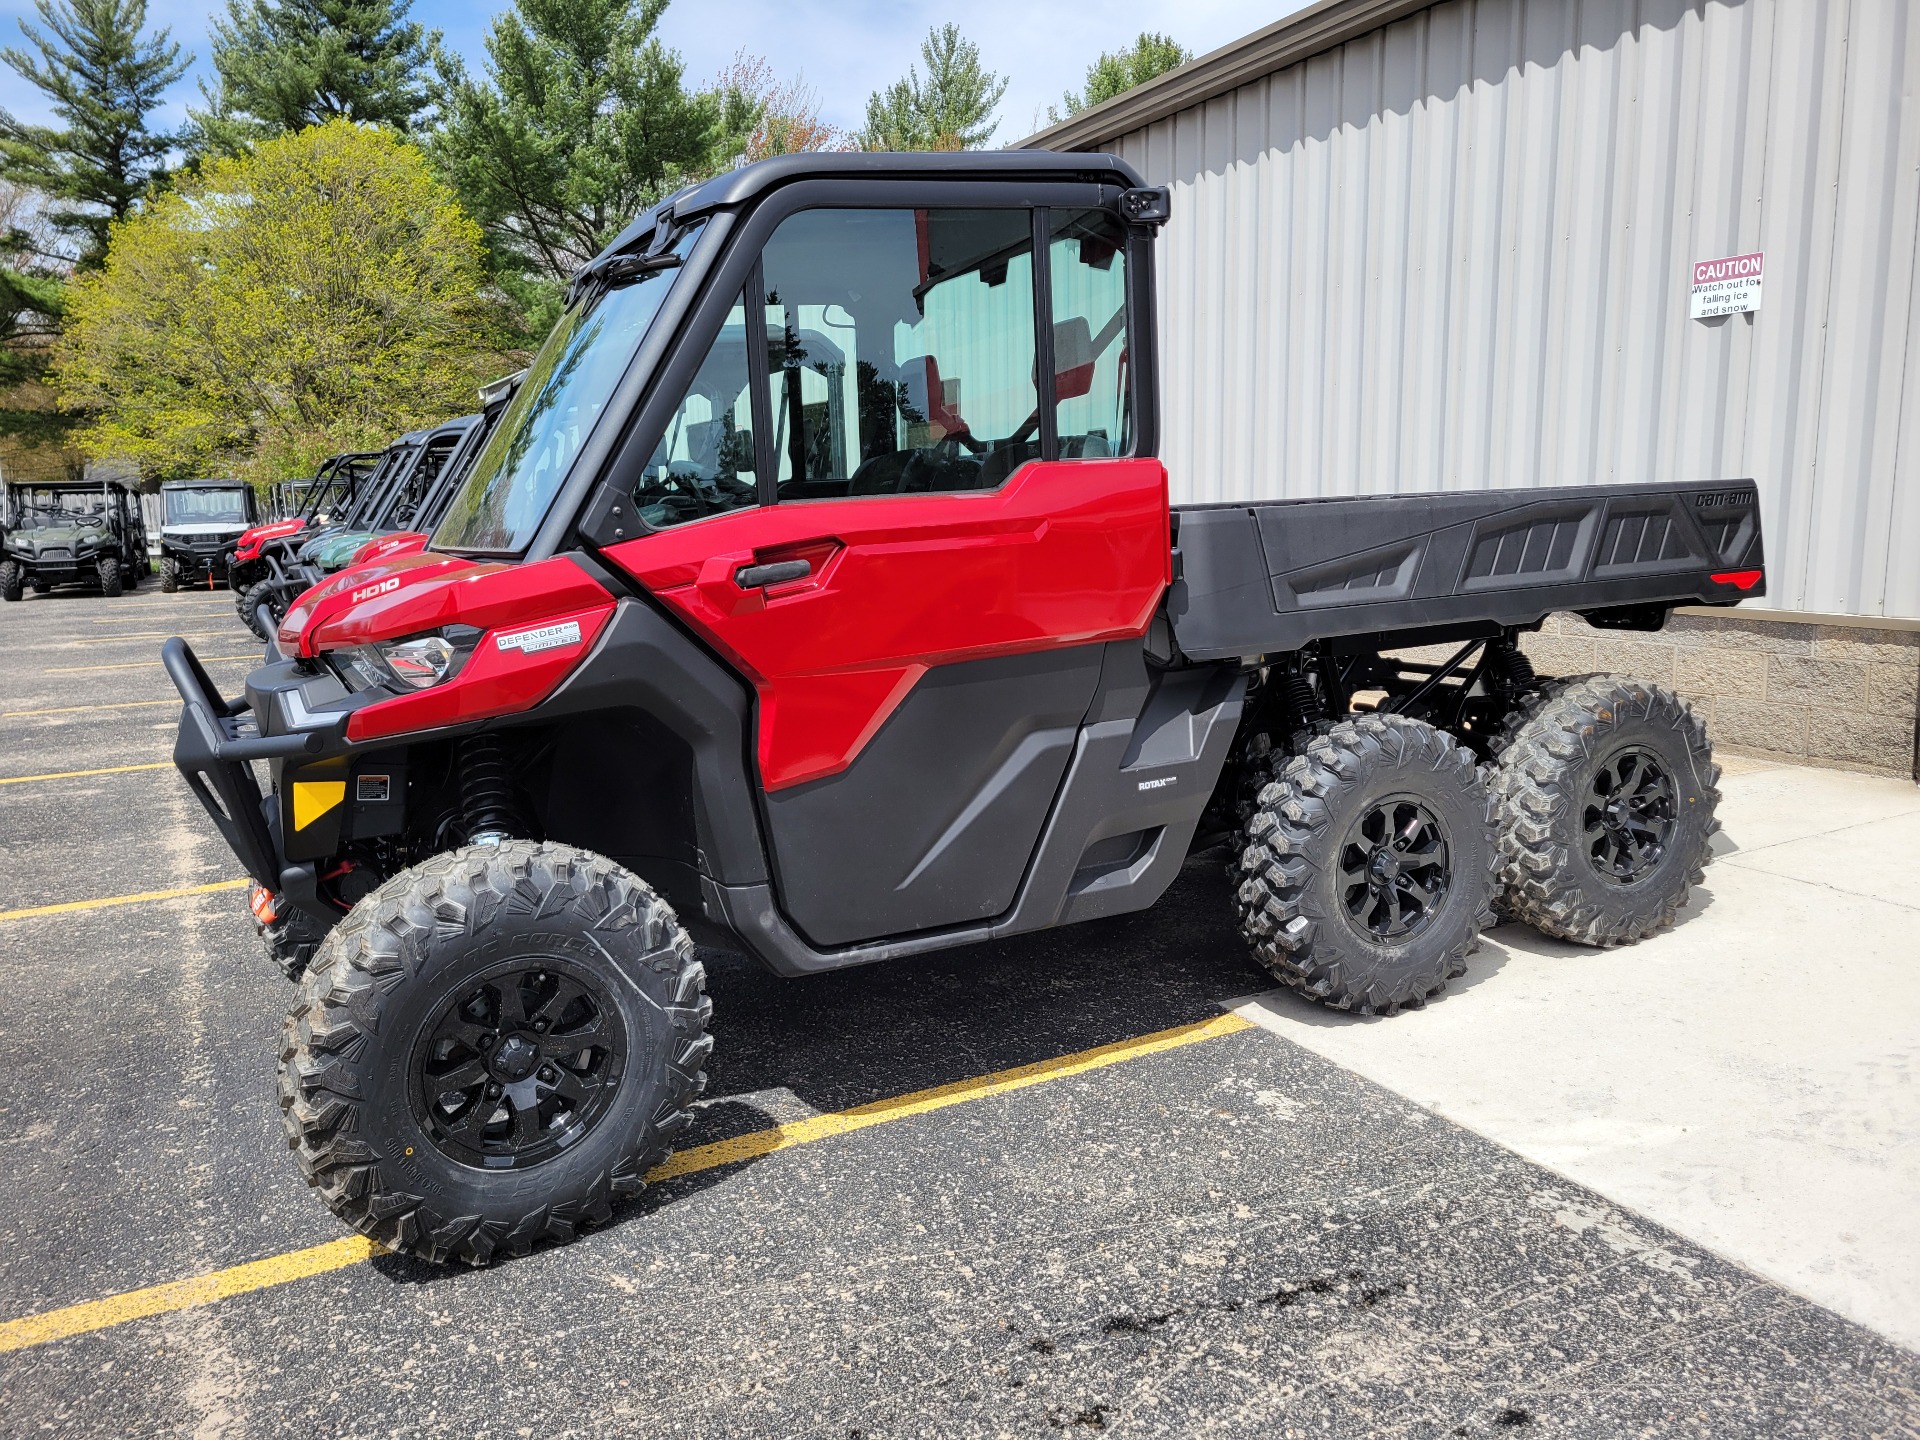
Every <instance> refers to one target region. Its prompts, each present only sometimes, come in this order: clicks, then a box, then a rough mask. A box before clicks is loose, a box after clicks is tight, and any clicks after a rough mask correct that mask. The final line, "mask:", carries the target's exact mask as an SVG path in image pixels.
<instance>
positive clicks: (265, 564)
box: [227, 450, 383, 640]
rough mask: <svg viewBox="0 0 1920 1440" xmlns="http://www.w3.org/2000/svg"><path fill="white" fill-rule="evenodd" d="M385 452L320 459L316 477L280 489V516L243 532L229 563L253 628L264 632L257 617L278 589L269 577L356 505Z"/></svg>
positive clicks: (240, 607) (236, 599)
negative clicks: (313, 533)
mask: <svg viewBox="0 0 1920 1440" xmlns="http://www.w3.org/2000/svg"><path fill="white" fill-rule="evenodd" d="M382 454H383V452H381V451H377V450H375V451H366V452H355V453H348V454H344V455H333V456H329V457H328V458H327V459H325V460H323V461H321V462H320V466H319V468H318V469H317V470H316V471H315V472H314V474H313V476H312V478H311V479H308V480H301V481H292V482H289V483H287V484H285V485H282V486H278V487H276V488H275V502H276V506H285V507H287V508H284V509H281V508H276V510H275V514H274V518H273V519H272V520H269V521H267V522H266V523H265V524H264V525H256V526H254V527H253V528H252V529H251V530H248V531H246V532H245V533H244V534H243V535H241V537H240V539H239V540H238V541H237V542H236V543H235V545H234V551H233V561H232V563H231V564H230V565H229V566H228V568H227V575H228V583H229V585H231V587H232V589H233V603H234V609H235V610H237V611H238V612H239V615H240V619H241V620H242V621H243V622H244V623H245V624H246V626H247V628H248V629H249V630H255V631H256V633H259V636H260V639H262V640H265V639H266V638H267V637H266V635H265V634H264V633H260V632H258V630H257V628H256V622H255V619H254V616H255V614H256V612H257V611H258V610H259V608H260V602H261V601H262V600H263V599H264V598H265V597H266V595H267V594H268V593H269V591H270V590H271V589H272V588H273V587H272V585H271V584H270V583H268V582H272V581H274V580H276V578H277V577H278V576H280V575H282V574H284V572H285V566H286V563H287V561H289V560H290V559H291V558H292V557H293V555H294V553H295V552H296V551H297V550H298V549H299V548H300V545H301V542H302V541H303V540H304V539H305V537H306V536H307V534H308V533H309V532H310V530H311V529H312V528H313V527H316V526H322V525H327V524H331V523H332V522H333V521H334V520H335V519H336V518H337V516H338V512H339V511H341V510H343V509H345V508H346V507H348V506H351V505H352V504H353V502H354V498H355V496H357V495H358V494H359V493H360V488H361V486H362V485H364V484H365V482H366V480H367V478H368V477H369V476H370V475H372V474H373V472H374V470H375V468H376V467H377V466H378V465H379V464H380V461H381V456H382Z"/></svg>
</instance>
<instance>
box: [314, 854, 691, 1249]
mask: <svg viewBox="0 0 1920 1440" xmlns="http://www.w3.org/2000/svg"><path fill="white" fill-rule="evenodd" d="M704 987H705V971H704V970H703V969H702V968H701V965H700V962H699V961H697V960H696V959H694V955H693V942H692V940H691V939H689V938H688V936H687V932H686V931H685V930H684V929H682V928H681V926H680V923H679V921H678V920H677V919H676V918H675V917H674V913H673V911H672V909H670V908H669V907H668V905H667V904H666V902H665V901H663V900H661V899H660V898H659V897H658V896H656V895H655V894H654V893H653V891H651V890H650V889H648V888H647V886H646V884H645V883H644V882H643V881H641V880H640V879H639V878H638V877H637V876H635V875H633V874H631V873H630V872H628V871H626V870H624V869H622V868H621V867H620V866H618V865H616V864H614V863H613V862H612V861H611V860H607V859H605V858H604V857H602V856H599V855H594V854H592V853H590V852H588V851H585V850H577V849H574V848H572V847H571V846H566V845H555V844H535V843H533V842H531V841H521V840H514V841H506V842H503V843H501V844H498V845H473V846H468V847H467V848H465V849H462V850H455V851H452V852H450V853H448V854H445V855H439V856H435V857H434V858H433V859H431V860H428V861H425V862H423V863H422V864H419V865H416V866H414V867H413V868H411V869H409V870H403V871H402V872H401V873H400V874H398V875H396V876H394V877H393V878H392V879H391V880H389V881H387V882H386V884H384V885H382V886H381V887H380V888H379V889H378V890H375V891H374V892H373V893H372V894H371V895H368V896H367V897H366V898H365V899H363V900H362V901H361V902H360V903H359V904H358V905H356V906H355V907H354V908H353V911H352V913H351V914H349V915H348V916H347V918H346V919H345V920H343V921H342V922H341V923H340V924H339V925H337V926H335V927H334V929H333V931H332V932H331V933H330V934H329V935H328V936H327V939H326V941H325V942H324V943H323V944H322V945H321V947H320V950H319V953H318V954H317V955H316V956H315V957H314V960H313V964H312V966H311V968H310V969H309V970H308V972H307V974H306V977H305V979H304V980H303V981H302V988H301V996H300V999H299V1001H298V1002H297V1003H296V1004H295V1006H294V1008H293V1011H292V1013H291V1014H290V1015H289V1016H288V1017H287V1023H286V1029H285V1033H284V1038H283V1042H282V1045H281V1053H280V1108H281V1110H282V1111H283V1112H284V1115H285V1121H286V1130H287V1140H288V1143H289V1145H290V1146H291V1147H292V1148H293V1150H294V1152H295V1155H296V1156H297V1158H298V1160H299V1163H300V1168H301V1170H302V1171H303V1172H304V1174H305V1175H306V1178H307V1183H308V1184H309V1185H312V1186H313V1187H314V1188H316V1189H317V1190H319V1191H320V1193H321V1195H322V1196H323V1197H324V1198H325V1200H326V1202H327V1205H328V1207H329V1208H331V1209H332V1210H333V1212H334V1213H335V1214H336V1215H338V1216H339V1217H340V1218H341V1219H343V1220H345V1221H346V1222H347V1223H348V1224H349V1225H352V1226H353V1227H354V1228H355V1229H356V1230H359V1231H360V1232H361V1233H362V1234H366V1235H371V1236H372V1237H374V1238H375V1239H376V1240H378V1241H380V1243H381V1244H383V1245H386V1246H387V1247H388V1248H390V1249H394V1250H404V1251H407V1252H409V1253H411V1254H414V1255H418V1256H420V1257H422V1258H424V1259H428V1260H446V1259H461V1260H465V1261H468V1262H469V1263H471V1264H475V1265H484V1264H486V1263H487V1262H488V1261H490V1260H491V1259H492V1258H493V1257H494V1256H495V1255H496V1254H498V1253H500V1252H503V1251H504V1252H506V1253H509V1254H516V1255H518V1254H524V1253H526V1251H528V1250H529V1249H531V1248H532V1246H533V1245H534V1243H535V1242H537V1241H542V1240H545V1241H554V1242H565V1241H568V1240H571V1239H573V1238H574V1235H575V1234H576V1232H577V1231H578V1230H579V1228H580V1227H581V1226H582V1225H585V1224H587V1223H590V1222H591V1223H597V1222H601V1221H605V1220H607V1219H608V1218H610V1216H611V1213H612V1206H613V1201H614V1200H615V1199H616V1198H617V1197H619V1196H622V1195H630V1194H634V1193H637V1192H638V1191H639V1190H640V1188H641V1186H642V1184H643V1181H644V1177H645V1175H646V1173H647V1171H648V1170H649V1169H650V1168H651V1167H652V1166H654V1165H656V1164H658V1163H659V1162H660V1161H662V1160H664V1159H665V1158H666V1157H667V1155H668V1153H669V1149H668V1147H669V1144H670V1142H671V1140H672V1138H673V1137H674V1136H675V1135H676V1134H678V1133H679V1132H680V1131H681V1130H683V1129H684V1128H685V1127H686V1126H687V1124H688V1123H689V1121H690V1119H691V1112H690V1111H689V1109H688V1106H689V1105H690V1104H691V1103H692V1102H693V1101H694V1100H695V1099H697V1098H698V1097H699V1095H700V1092H701V1091H702V1089H704V1088H705V1085H706V1075H705V1073H704V1072H703V1071H702V1069H701V1066H702V1064H703V1063H704V1062H705V1060H706V1058H707V1054H708V1052H709V1051H710V1050H711V1049H712V1048H713V1042H712V1040H711V1039H710V1038H709V1037H708V1035H707V1033H706V1027H707V1017H708V1015H709V1013H710V1012H711V1006H710V1004H709V1002H708V1000H707V998H706V995H705V993H704Z"/></svg>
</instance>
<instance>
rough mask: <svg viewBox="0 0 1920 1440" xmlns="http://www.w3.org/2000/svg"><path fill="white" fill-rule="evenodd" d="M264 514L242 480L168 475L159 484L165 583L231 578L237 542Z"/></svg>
mask: <svg viewBox="0 0 1920 1440" xmlns="http://www.w3.org/2000/svg"><path fill="white" fill-rule="evenodd" d="M259 519H260V506H259V503H258V502H257V501H256V500H255V499H254V495H253V487H252V486H251V485H248V484H245V483H244V482H242V481H239V480H169V481H167V482H166V483H165V484H164V485H162V486H161V487H160V588H161V589H162V590H166V591H174V590H178V589H179V588H180V587H181V586H182V585H206V586H209V587H211V586H212V585H213V583H214V582H215V581H216V580H217V581H219V582H220V583H221V584H223V585H224V584H226V583H227V579H228V575H229V567H230V566H231V565H232V563H233V551H234V546H235V545H237V544H238V543H239V540H240V537H241V535H243V534H245V533H246V531H247V530H248V528H249V527H251V526H253V525H255V524H257V523H258V522H259Z"/></svg>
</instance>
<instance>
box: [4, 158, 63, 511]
mask: <svg viewBox="0 0 1920 1440" xmlns="http://www.w3.org/2000/svg"><path fill="white" fill-rule="evenodd" d="M45 210H46V205H45V201H44V200H43V199H42V198H41V197H40V196H38V195H36V194H34V193H33V192H32V191H30V190H27V189H26V188H25V187H23V186H20V185H15V184H13V183H11V182H8V181H0V469H4V470H5V472H6V474H7V476H8V477H9V478H11V479H15V480H19V479H35V480H52V479H60V478H63V477H64V476H66V475H68V474H70V473H77V472H78V469H79V467H80V465H81V464H82V463H83V457H82V456H81V455H80V453H79V452H78V451H76V450H73V449H71V448H70V447H68V446H67V444H66V441H67V432H68V431H69V430H70V429H71V426H72V417H71V416H67V415H63V414H61V413H60V411H59V409H58V407H57V405H56V403H55V398H54V394H53V389H52V387H51V386H50V385H48V384H47V381H46V371H47V364H48V360H49V358H50V357H51V355H52V351H53V344H54V341H55V340H56V339H57V338H58V337H59V334H60V317H61V314H62V312H63V309H64V304H63V298H62V297H63V290H64V285H63V282H64V280H65V279H66V276H67V275H68V274H69V273H70V271H71V268H72V267H71V266H69V265H67V264H66V263H65V262H64V261H61V260H57V259H51V258H49V256H50V255H51V254H52V253H53V252H54V250H55V246H56V241H55V240H54V237H53V236H52V235H51V234H49V233H48V232H49V227H48V225H47V221H46V214H45Z"/></svg>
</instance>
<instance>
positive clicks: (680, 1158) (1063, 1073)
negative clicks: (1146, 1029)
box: [647, 1015, 1253, 1180]
mask: <svg viewBox="0 0 1920 1440" xmlns="http://www.w3.org/2000/svg"><path fill="white" fill-rule="evenodd" d="M1252 1023H1253V1022H1252V1021H1250V1020H1243V1019H1241V1018H1240V1017H1239V1016H1238V1015H1216V1016H1215V1017H1214V1018H1213V1019H1211V1020H1201V1021H1198V1022H1196V1023H1194V1024H1192V1025H1176V1026H1175V1027H1174V1028H1173V1029H1171V1030H1161V1031H1159V1032H1157V1033H1155V1034H1152V1035H1142V1036H1140V1037H1139V1038H1138V1039H1134V1040H1117V1041H1115V1042H1114V1043H1113V1044H1111V1045H1098V1046H1095V1047H1094V1048H1093V1049H1091V1050H1081V1051H1079V1052H1077V1053H1076V1054H1072V1055H1062V1056H1061V1057H1060V1058H1059V1059H1057V1060H1038V1061H1035V1062H1034V1063H1033V1064H1031V1065H1019V1066H1015V1067H1014V1068H1013V1069H1011V1070H1000V1071H997V1072H995V1073H994V1074H992V1075H981V1076H977V1077H975V1078H974V1079H972V1080H956V1081H954V1083H953V1084H951V1085H936V1086H935V1087H934V1088H933V1089H931V1090H915V1091H914V1092H913V1093H912V1094H909V1095H896V1096H894V1097H893V1098H892V1099H890V1100H875V1101H873V1102H871V1103H870V1104H866V1105H856V1106H854V1107H853V1108H852V1109H851V1110H836V1111H834V1112H833V1113H832V1114H829V1115H815V1116H812V1117H811V1118H809V1119H806V1120H796V1121H794V1122H793V1124H791V1125H776V1126H774V1128H773V1129H771V1130H755V1131H753V1132H752V1133H750V1134H747V1135H736V1136H734V1137H733V1138H732V1139H731V1140H715V1141H714V1142H713V1143H712V1144H710V1145H696V1146H694V1148H693V1149H691V1150H684V1151H682V1152H680V1153H679V1154H677V1155H672V1156H669V1157H668V1158H667V1159H666V1160H665V1161H664V1162H662V1163H661V1164H660V1165H658V1166H656V1167H655V1168H654V1169H653V1170H652V1171H651V1172H650V1173H649V1174H648V1176H647V1178H648V1179H649V1180H666V1179H669V1178H670V1177H672V1176H675V1175H691V1174H694V1173H695V1172H696V1171H700V1170H712V1169H715V1168H717V1167H718V1166H721V1165H733V1164H736V1163H738V1162H739V1161H742V1160H754V1159H757V1158H759V1157H760V1156H762V1155H771V1154H773V1152H774V1151H776V1150H790V1149H792V1148H793V1147H794V1146H795V1145H806V1144H810V1143H811V1142H813V1141H815V1140H825V1139H826V1138H827V1137H828V1136H831V1135H847V1134H850V1133H852V1132H853V1131H855V1130H865V1129H867V1128H868V1127H869V1126H872V1125H884V1124H886V1123H887V1122H888V1121H889V1120H904V1119H906V1118H907V1117H908V1116H909V1115H925V1114H927V1113H928V1112H929V1111H933V1110H944V1109H945V1108H946V1107H947V1106H949V1105H960V1104H963V1103H965V1102H966V1101H968V1100H984V1099H986V1098H987V1097H988V1096H989V1095H1005V1094H1006V1093H1007V1092H1008V1091H1010V1090H1024V1089H1026V1088H1027V1087H1028V1086H1029V1085H1043V1084H1045V1083H1046V1082H1047V1081H1049V1080H1064V1079H1066V1078H1067V1077H1068V1076H1069V1075H1083V1074H1085V1073H1086V1072H1087V1071H1089V1070H1098V1069H1101V1068H1102V1067H1103V1066H1107V1065H1117V1064H1119V1063H1120V1062H1121V1061H1122V1060H1137V1059H1139V1058H1140V1057H1141V1056H1142V1055H1157V1054H1159V1053H1160V1052H1161V1051H1162V1050H1177V1049H1178V1048H1179V1047H1180V1046H1182V1045H1191V1044H1193V1043H1194V1042H1195V1041H1197V1040H1211V1039H1212V1038H1213V1037H1214V1036H1216V1035H1231V1034H1233V1033H1234V1032H1235V1031H1237V1030H1245V1029H1247V1028H1249V1027H1250V1026H1251V1025H1252Z"/></svg>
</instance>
